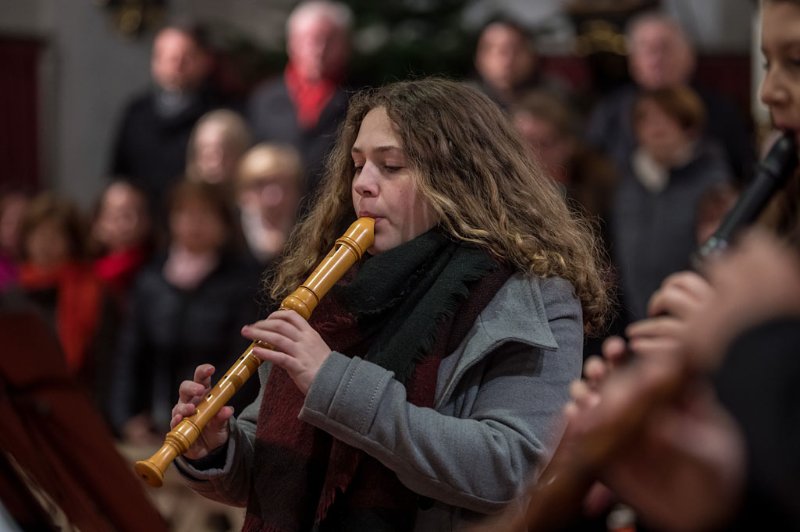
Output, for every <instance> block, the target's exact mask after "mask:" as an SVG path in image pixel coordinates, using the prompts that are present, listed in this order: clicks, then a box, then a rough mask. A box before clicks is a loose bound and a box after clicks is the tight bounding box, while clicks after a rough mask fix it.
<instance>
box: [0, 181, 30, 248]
mask: <svg viewBox="0 0 800 532" xmlns="http://www.w3.org/2000/svg"><path fill="white" fill-rule="evenodd" d="M29 201H30V200H29V199H28V198H27V197H25V196H24V195H23V194H9V195H8V196H6V197H4V198H3V202H2V205H0V251H2V252H3V253H6V254H7V255H9V256H11V257H16V256H18V255H19V252H20V248H19V246H20V228H21V226H22V217H23V216H24V214H25V209H26V208H27V206H28V202H29Z"/></svg>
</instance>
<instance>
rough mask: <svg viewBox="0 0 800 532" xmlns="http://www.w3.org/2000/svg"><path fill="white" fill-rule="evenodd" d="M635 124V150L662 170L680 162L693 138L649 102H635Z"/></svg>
mask: <svg viewBox="0 0 800 532" xmlns="http://www.w3.org/2000/svg"><path fill="white" fill-rule="evenodd" d="M635 120H636V123H635V131H636V139H637V141H638V143H639V146H640V147H641V148H642V149H644V150H645V151H646V152H647V153H648V154H649V155H650V156H651V157H652V158H653V159H655V161H656V162H658V163H659V164H661V165H662V166H666V167H671V166H672V165H673V164H674V163H675V162H677V161H678V160H679V159H680V158H682V157H683V156H684V155H685V153H686V150H687V148H688V146H689V145H690V144H691V143H692V142H693V140H694V138H695V137H696V135H694V134H692V132H690V131H687V130H685V129H684V128H683V127H681V125H680V124H679V123H678V121H677V120H676V119H675V118H674V117H672V116H670V115H669V114H668V113H667V112H666V111H664V109H662V108H661V107H660V106H659V105H658V104H657V103H656V102H654V101H653V100H652V99H647V98H646V99H643V100H640V101H639V102H638V104H637V107H636V119H635Z"/></svg>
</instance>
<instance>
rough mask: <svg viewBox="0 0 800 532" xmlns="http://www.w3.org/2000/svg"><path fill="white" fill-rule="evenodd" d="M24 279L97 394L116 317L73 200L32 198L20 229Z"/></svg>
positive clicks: (72, 363)
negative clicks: (110, 323)
mask: <svg viewBox="0 0 800 532" xmlns="http://www.w3.org/2000/svg"><path fill="white" fill-rule="evenodd" d="M20 239H21V249H22V262H21V264H20V273H19V281H20V286H21V288H22V291H23V292H24V294H25V295H26V296H27V298H28V299H29V300H30V301H31V302H32V303H33V304H34V305H35V306H36V307H37V308H38V309H39V310H40V311H41V312H42V314H43V316H44V317H45V319H46V321H47V322H48V323H49V324H50V325H51V326H52V327H53V330H55V331H56V333H57V336H58V339H59V341H60V343H61V347H62V348H63V350H64V356H65V359H66V364H67V368H68V369H69V371H70V373H71V374H73V375H76V376H77V377H78V379H79V380H80V381H81V382H82V383H84V384H85V385H86V386H87V388H88V389H89V390H90V391H92V393H94V389H95V384H96V383H95V370H96V367H97V359H98V358H99V357H100V356H101V355H102V354H103V353H106V352H107V346H105V345H102V344H103V340H104V339H105V336H104V335H103V327H104V323H107V321H106V320H108V319H110V318H111V314H110V313H109V312H108V310H109V309H108V304H107V299H106V297H105V292H104V288H103V284H102V282H101V281H100V279H99V278H98V277H97V276H96V275H95V273H94V270H93V269H92V265H91V263H90V262H89V261H88V260H87V254H86V225H85V223H84V220H83V217H82V216H81V213H80V212H79V210H78V208H77V207H76V206H75V205H74V204H73V203H72V202H71V201H69V200H66V199H63V198H58V197H56V196H54V195H52V194H49V193H44V194H40V195H38V196H36V197H35V198H34V199H32V200H31V202H30V204H29V205H28V207H27V209H26V211H25V214H24V216H23V218H22V225H21V231H20Z"/></svg>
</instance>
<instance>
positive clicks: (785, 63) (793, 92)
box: [761, 1, 800, 140]
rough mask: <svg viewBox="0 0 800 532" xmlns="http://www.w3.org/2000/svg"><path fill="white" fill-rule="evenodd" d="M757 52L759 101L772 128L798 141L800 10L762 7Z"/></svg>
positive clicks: (788, 4)
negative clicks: (790, 132)
mask: <svg viewBox="0 0 800 532" xmlns="http://www.w3.org/2000/svg"><path fill="white" fill-rule="evenodd" d="M762 5H763V12H762V22H761V34H762V37H761V50H762V52H763V54H764V60H765V70H766V71H765V74H764V81H763V82H762V84H761V101H763V102H764V104H765V105H767V106H768V107H769V111H770V115H771V116H772V121H773V123H774V125H775V127H776V128H778V129H782V130H793V131H795V134H796V135H797V137H798V140H800V7H798V6H796V5H795V4H793V3H791V2H771V1H766V2H764V3H763V4H762Z"/></svg>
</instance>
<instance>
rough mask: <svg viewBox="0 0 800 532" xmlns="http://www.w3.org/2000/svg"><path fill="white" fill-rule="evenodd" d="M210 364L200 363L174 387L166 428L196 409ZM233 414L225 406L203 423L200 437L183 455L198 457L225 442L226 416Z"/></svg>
mask: <svg viewBox="0 0 800 532" xmlns="http://www.w3.org/2000/svg"><path fill="white" fill-rule="evenodd" d="M213 374H214V366H212V365H211V364H202V365H200V366H197V368H196V369H195V370H194V380H191V381H189V380H186V381H183V382H182V383H181V385H180V388H179V389H178V396H179V397H178V404H176V405H175V407H174V408H173V409H172V420H171V421H170V424H169V426H170V428H175V426H176V425H177V424H178V423H180V422H181V420H182V419H183V418H185V417H189V416H191V415H193V414H194V413H195V411H196V410H197V405H198V404H199V403H200V401H202V400H203V397H205V395H206V393H208V391H209V390H210V389H211V376H212V375H213ZM232 415H233V407H231V406H225V407H223V408H222V409H220V411H219V412H217V414H216V415H215V416H214V417H213V418H211V420H210V421H209V422H208V423H207V424H206V426H205V428H204V429H203V432H202V433H201V435H200V437H199V438H198V439H197V440H196V441H195V442H194V443H193V444H192V446H191V447H189V450H188V451H186V452H185V453H184V454H183V455H184V456H185V457H186V458H189V459H190V460H198V459H200V458H203V457H205V456H207V455H208V454H209V453H210V452H211V451H213V450H214V449H216V448H218V447H221V446H223V445H225V442H227V441H228V437H229V435H230V433H229V431H228V420H229V419H230V418H231V416H232Z"/></svg>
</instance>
